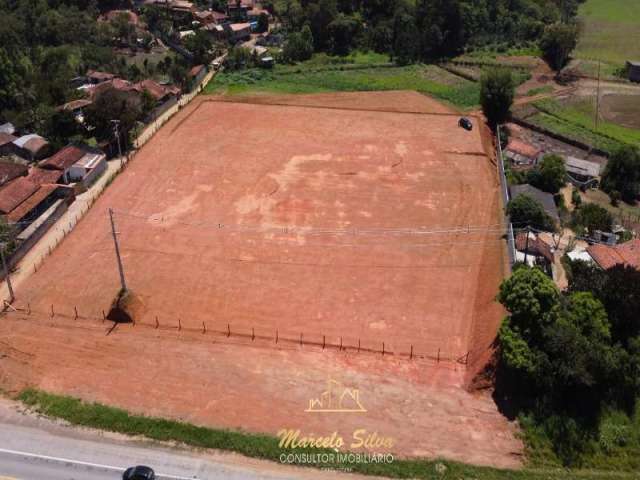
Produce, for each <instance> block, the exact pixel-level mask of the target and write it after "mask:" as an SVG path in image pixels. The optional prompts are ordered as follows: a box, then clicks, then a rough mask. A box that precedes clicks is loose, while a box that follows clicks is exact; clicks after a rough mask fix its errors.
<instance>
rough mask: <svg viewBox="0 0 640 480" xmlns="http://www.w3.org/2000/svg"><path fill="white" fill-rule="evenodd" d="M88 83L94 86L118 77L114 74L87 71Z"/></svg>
mask: <svg viewBox="0 0 640 480" xmlns="http://www.w3.org/2000/svg"><path fill="white" fill-rule="evenodd" d="M86 77H87V81H88V82H89V83H91V84H93V85H97V84H99V83H102V82H108V81H109V80H113V79H114V78H116V76H115V75H114V74H113V73H107V72H99V71H97V70H89V71H87V75H86Z"/></svg>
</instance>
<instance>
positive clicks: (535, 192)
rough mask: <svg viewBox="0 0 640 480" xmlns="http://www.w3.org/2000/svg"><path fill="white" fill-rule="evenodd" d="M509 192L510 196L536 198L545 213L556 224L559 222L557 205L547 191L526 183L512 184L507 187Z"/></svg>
mask: <svg viewBox="0 0 640 480" xmlns="http://www.w3.org/2000/svg"><path fill="white" fill-rule="evenodd" d="M509 193H510V195H511V198H512V199H513V198H516V197H518V196H520V195H527V196H529V197H531V198H533V199H534V200H537V201H538V202H539V203H540V205H542V208H544V211H545V212H546V214H547V215H549V216H550V217H551V218H552V219H553V221H554V222H555V223H556V224H559V223H560V215H559V214H558V207H557V206H556V202H555V200H554V199H553V195H551V194H550V193H547V192H543V191H542V190H540V189H537V188H536V187H533V186H531V185H528V184H524V185H512V186H510V187H509Z"/></svg>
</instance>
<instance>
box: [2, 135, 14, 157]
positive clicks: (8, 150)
mask: <svg viewBox="0 0 640 480" xmlns="http://www.w3.org/2000/svg"><path fill="white" fill-rule="evenodd" d="M17 139H18V137H14V136H13V135H11V134H10V133H4V132H0V156H1V155H12V154H14V153H16V152H17V150H16V147H15V145H14V143H13V142H14V141H16V140H17Z"/></svg>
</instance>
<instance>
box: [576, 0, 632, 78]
mask: <svg viewBox="0 0 640 480" xmlns="http://www.w3.org/2000/svg"><path fill="white" fill-rule="evenodd" d="M579 18H580V20H581V22H582V24H583V31H582V37H581V39H580V42H579V43H578V48H577V50H576V51H575V56H576V57H577V58H582V59H587V60H601V61H603V62H605V63H608V64H616V65H618V66H620V67H621V66H623V64H624V62H625V61H626V60H632V59H638V58H640V29H639V28H638V25H639V24H640V2H637V1H633V0H632V1H629V0H587V1H586V2H585V3H584V4H582V5H581V6H580V11H579Z"/></svg>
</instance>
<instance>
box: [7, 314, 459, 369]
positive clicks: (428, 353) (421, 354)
mask: <svg viewBox="0 0 640 480" xmlns="http://www.w3.org/2000/svg"><path fill="white" fill-rule="evenodd" d="M5 314H12V315H19V317H20V318H21V319H24V320H26V321H29V320H33V321H45V322H48V323H49V324H50V325H52V326H56V327H69V328H74V327H75V328H79V327H84V328H92V327H93V328H95V327H104V328H106V334H107V335H109V334H111V333H113V332H114V331H116V329H117V327H118V326H120V325H130V327H131V328H135V329H145V330H157V331H162V332H173V333H185V334H191V335H190V337H189V338H194V335H195V334H197V337H199V338H202V339H207V340H211V339H213V340H217V341H221V342H223V343H233V344H236V345H237V344H243V345H256V346H261V347H270V348H276V349H279V348H287V347H296V348H303V349H304V348H310V349H313V350H315V351H326V352H330V351H334V352H335V351H338V352H345V353H356V354H369V355H378V356H380V357H389V358H398V359H405V360H428V361H431V362H433V363H436V364H459V365H467V363H468V362H469V356H470V352H465V353H462V354H461V353H454V352H452V351H450V350H449V351H447V349H445V348H428V347H427V346H426V345H425V344H424V343H420V342H419V341H416V342H407V341H401V340H389V339H376V338H371V337H358V336H350V335H340V334H336V333H333V334H326V333H317V332H311V331H303V330H300V331H293V330H286V329H279V328H271V327H265V326H256V325H254V326H251V325H247V324H241V323H233V322H226V323H225V322H220V321H213V320H210V321H201V322H200V323H199V324H198V325H197V326H196V325H195V324H194V322H192V321H188V320H187V321H185V319H182V318H180V317H175V318H168V317H162V316H160V315H155V316H154V315H151V316H152V317H153V321H151V322H149V321H138V320H134V319H132V320H130V321H128V322H117V321H115V320H113V319H112V318H113V315H114V313H113V312H107V311H106V310H102V311H101V312H97V313H96V312H83V311H81V310H80V309H78V308H77V307H75V306H74V307H69V306H62V305H60V304H58V305H55V304H51V306H50V309H49V310H48V311H44V310H38V309H32V308H31V305H30V304H26V305H23V306H11V307H10V308H8V309H7V310H6V311H5ZM147 317H148V316H147Z"/></svg>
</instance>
